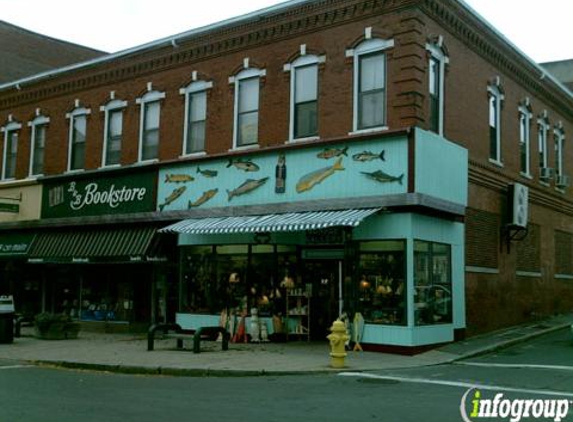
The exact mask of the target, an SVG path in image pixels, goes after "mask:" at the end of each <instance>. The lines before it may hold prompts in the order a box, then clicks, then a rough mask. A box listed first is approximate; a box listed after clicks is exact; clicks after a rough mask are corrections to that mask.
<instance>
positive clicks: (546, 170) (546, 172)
mask: <svg viewBox="0 0 573 422" xmlns="http://www.w3.org/2000/svg"><path fill="white" fill-rule="evenodd" d="M539 178H540V179H541V180H543V181H544V182H548V181H549V180H551V179H553V169H552V168H551V167H541V171H540V173H539Z"/></svg>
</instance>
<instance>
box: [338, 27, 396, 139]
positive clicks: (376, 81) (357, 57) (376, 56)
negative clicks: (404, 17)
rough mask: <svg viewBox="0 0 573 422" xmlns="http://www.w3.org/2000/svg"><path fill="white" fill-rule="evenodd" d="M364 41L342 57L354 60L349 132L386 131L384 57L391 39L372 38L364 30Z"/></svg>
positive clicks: (370, 31)
mask: <svg viewBox="0 0 573 422" xmlns="http://www.w3.org/2000/svg"><path fill="white" fill-rule="evenodd" d="M365 38H366V39H365V40H364V41H363V42H361V43H360V44H359V45H358V46H357V47H356V48H354V49H351V50H347V51H346V55H347V56H350V57H353V59H354V83H353V85H354V89H353V91H354V101H353V103H354V104H353V109H354V113H353V131H354V132H356V131H361V130H377V129H386V126H385V125H386V54H385V51H386V50H387V49H389V48H392V47H394V40H382V39H378V38H372V29H371V28H366V34H365Z"/></svg>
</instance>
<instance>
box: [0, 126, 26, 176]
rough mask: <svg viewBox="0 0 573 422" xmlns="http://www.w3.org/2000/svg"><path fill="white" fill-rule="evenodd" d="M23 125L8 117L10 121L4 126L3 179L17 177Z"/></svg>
mask: <svg viewBox="0 0 573 422" xmlns="http://www.w3.org/2000/svg"><path fill="white" fill-rule="evenodd" d="M20 129H22V125H21V124H20V123H18V122H15V121H14V120H13V119H12V115H10V116H9V117H8V123H7V124H6V126H4V127H3V128H2V132H4V154H3V160H2V179H3V180H9V179H14V178H15V177H16V159H17V156H18V138H19V134H20Z"/></svg>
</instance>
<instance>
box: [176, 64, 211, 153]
mask: <svg viewBox="0 0 573 422" xmlns="http://www.w3.org/2000/svg"><path fill="white" fill-rule="evenodd" d="M211 88H213V82H211V81H203V80H197V74H196V73H195V72H194V73H193V82H191V83H190V84H189V85H187V86H186V87H184V88H181V89H180V90H179V93H180V94H181V95H184V96H185V115H184V118H183V121H184V124H183V142H182V149H181V157H189V156H197V155H205V151H195V152H191V153H189V154H188V153H187V141H188V135H189V112H190V111H191V110H190V108H191V96H192V95H194V94H198V93H201V92H205V93H207V91H208V90H209V89H211ZM207 103H208V101H207V99H205V116H207V105H208V104H207ZM205 121H207V117H205ZM206 132H207V125H206V124H205V135H206ZM205 141H206V140H205Z"/></svg>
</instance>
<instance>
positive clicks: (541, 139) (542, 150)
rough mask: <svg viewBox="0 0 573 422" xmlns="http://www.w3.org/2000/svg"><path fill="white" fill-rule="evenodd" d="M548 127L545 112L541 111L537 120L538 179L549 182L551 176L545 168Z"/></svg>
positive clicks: (546, 162)
mask: <svg viewBox="0 0 573 422" xmlns="http://www.w3.org/2000/svg"><path fill="white" fill-rule="evenodd" d="M549 127H550V125H549V119H548V118H547V111H543V113H542V114H541V115H540V116H539V118H538V119H537V146H538V151H539V169H540V173H541V175H540V177H541V179H542V180H549V179H550V178H551V175H550V174H549V173H550V171H549V169H548V168H547V167H548V161H547V134H548V133H549Z"/></svg>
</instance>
